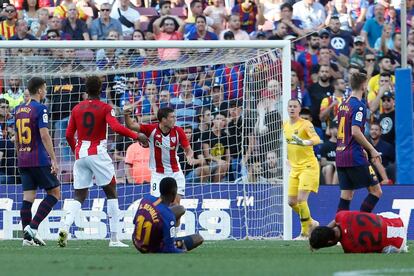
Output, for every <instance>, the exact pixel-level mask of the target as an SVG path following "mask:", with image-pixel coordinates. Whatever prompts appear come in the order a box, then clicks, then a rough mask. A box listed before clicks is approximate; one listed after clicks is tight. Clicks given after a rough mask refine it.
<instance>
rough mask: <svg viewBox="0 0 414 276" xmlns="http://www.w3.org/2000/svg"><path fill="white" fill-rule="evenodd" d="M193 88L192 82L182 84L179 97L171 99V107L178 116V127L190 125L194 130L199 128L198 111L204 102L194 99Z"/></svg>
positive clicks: (187, 81) (185, 81) (184, 81)
mask: <svg viewBox="0 0 414 276" xmlns="http://www.w3.org/2000/svg"><path fill="white" fill-rule="evenodd" d="M193 87H194V85H193V83H192V82H191V81H190V80H183V81H182V82H181V84H180V94H179V96H178V97H176V98H172V99H171V107H172V108H173V109H174V110H175V114H176V115H177V123H176V124H177V125H178V126H182V125H186V124H189V125H191V126H192V127H193V129H194V128H196V127H197V121H196V115H197V109H198V108H200V107H201V106H202V104H203V102H202V101H201V100H200V99H196V98H195V97H194V95H193Z"/></svg>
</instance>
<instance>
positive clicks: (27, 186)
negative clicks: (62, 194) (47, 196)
mask: <svg viewBox="0 0 414 276" xmlns="http://www.w3.org/2000/svg"><path fill="white" fill-rule="evenodd" d="M51 170H52V167H51V166H45V167H29V168H19V172H20V178H21V180H22V184H23V191H32V190H37V188H41V189H45V190H51V189H53V188H56V187H58V186H59V185H60V183H59V180H58V179H57V177H56V175H54V174H52V173H51Z"/></svg>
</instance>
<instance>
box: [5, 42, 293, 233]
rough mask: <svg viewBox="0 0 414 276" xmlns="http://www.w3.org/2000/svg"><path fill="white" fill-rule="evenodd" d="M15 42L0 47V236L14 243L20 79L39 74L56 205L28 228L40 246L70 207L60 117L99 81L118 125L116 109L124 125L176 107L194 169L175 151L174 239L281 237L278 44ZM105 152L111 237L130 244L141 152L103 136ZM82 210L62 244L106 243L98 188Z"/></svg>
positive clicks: (282, 54)
mask: <svg viewBox="0 0 414 276" xmlns="http://www.w3.org/2000/svg"><path fill="white" fill-rule="evenodd" d="M26 42H27V41H24V42H23V43H21V44H19V47H23V48H15V45H12V44H7V42H6V45H7V46H5V44H1V43H4V42H0V47H2V48H3V49H2V50H1V58H0V72H1V74H2V76H1V79H2V83H1V84H2V86H3V91H4V92H3V94H2V98H3V99H7V101H5V100H1V107H3V106H4V107H5V109H2V110H1V111H0V112H2V114H0V116H2V117H1V118H0V119H1V120H2V121H1V127H2V133H1V134H2V137H0V138H1V144H0V147H1V149H0V155H1V163H0V177H1V178H0V180H1V185H0V239H1V238H2V239H12V238H18V237H19V235H21V225H20V219H19V210H20V204H21V201H22V187H21V185H20V178H19V174H18V170H17V167H16V157H15V156H16V154H15V150H14V145H13V139H14V134H15V133H14V121H13V109H14V108H15V107H16V106H17V105H18V104H20V103H21V102H23V101H25V100H26V98H25V97H26V96H27V95H25V89H26V85H27V81H28V80H29V79H30V78H31V77H32V76H41V77H43V78H44V79H45V80H46V82H47V87H48V93H47V98H46V101H45V104H46V105H47V106H48V109H49V112H50V116H49V118H50V119H49V129H50V133H51V136H52V139H53V144H54V149H55V153H56V155H57V157H58V161H59V166H60V173H59V175H58V177H59V179H60V181H61V184H62V186H61V187H62V200H61V201H60V202H59V203H58V205H57V206H56V207H55V208H54V211H52V213H51V214H50V216H49V217H48V218H47V219H46V220H45V221H44V222H43V223H42V224H41V226H40V228H39V231H41V236H42V237H44V238H45V239H56V238H57V230H58V228H59V227H60V226H61V218H62V217H64V215H65V209H66V207H67V205H68V204H70V203H71V199H72V198H73V186H72V181H73V172H72V171H73V163H74V155H73V153H72V152H71V150H70V148H69V146H68V144H67V142H66V139H65V131H66V128H67V125H68V120H69V117H70V114H71V109H72V108H73V107H74V106H75V105H76V104H77V103H79V102H80V101H81V100H83V99H85V97H86V95H85V93H84V91H85V89H84V83H85V77H86V76H89V75H98V76H100V77H101V79H102V81H103V87H102V93H101V100H102V101H104V102H107V103H109V104H110V105H112V106H113V108H114V110H115V113H116V115H117V117H118V119H119V121H120V122H121V123H124V121H123V115H122V109H123V107H124V106H125V105H132V106H133V110H134V111H133V116H134V118H135V119H136V120H137V121H138V122H140V123H145V124H147V123H156V122H157V118H156V114H157V111H158V110H159V109H160V108H162V107H167V106H168V107H172V108H173V109H174V110H175V113H176V115H177V123H176V124H177V125H178V126H181V127H182V128H183V129H184V131H185V133H186V135H187V137H188V138H189V139H190V144H191V146H192V148H193V150H194V156H195V158H196V160H197V162H196V163H197V165H195V166H190V165H188V164H186V162H185V158H184V154H183V152H182V150H180V149H179V157H180V162H181V167H182V170H183V172H184V174H185V176H186V191H185V196H184V198H183V199H182V201H181V203H182V204H183V205H184V206H185V207H186V209H187V212H186V214H185V217H184V218H183V219H182V224H181V230H180V232H179V234H180V235H188V234H192V233H195V232H197V233H200V234H202V235H203V236H204V238H205V239H211V240H220V239H229V238H234V239H243V238H285V239H290V238H291V218H290V216H291V213H290V210H288V209H287V199H286V194H287V193H286V187H285V186H286V183H284V181H283V180H284V179H286V177H284V174H286V170H284V168H283V167H284V164H285V163H286V162H285V158H284V156H285V155H286V153H285V152H284V147H283V141H282V119H283V116H284V114H283V113H285V110H286V108H284V103H286V102H287V101H286V99H289V97H290V80H289V76H290V45H289V43H288V42H285V41H276V42H272V41H266V42H260V45H258V43H259V42H258V41H254V42H253V41H252V42H241V41H231V42H229V41H219V42H207V41H203V42H201V41H191V42H188V41H185V42H184V41H181V42H179V41H176V42H173V41H168V42H164V44H162V43H160V42H154V41H152V42H151V41H144V42H142V41H141V42H135V41H134V42H132V41H116V42H115V41H104V42H102V41H100V42H88V43H85V42H66V41H65V44H66V45H62V44H60V43H61V42H58V43H53V44H52V43H50V42H35V43H32V44H29V43H30V42H27V44H26ZM1 45H3V46H1ZM7 108H8V109H9V112H7V111H5V110H7ZM107 149H108V152H109V153H110V155H111V157H112V159H113V163H114V166H115V171H116V179H117V183H118V184H117V190H118V195H119V206H120V212H121V213H122V216H121V224H120V227H121V229H120V233H122V234H121V237H122V238H124V239H130V235H131V233H132V230H133V224H132V219H133V216H134V213H135V210H136V208H137V206H138V204H139V201H140V199H141V198H142V196H143V195H145V194H148V193H149V189H150V179H151V172H150V170H149V168H148V160H149V149H145V148H142V147H141V146H140V145H139V144H138V143H134V142H133V141H131V140H129V139H128V138H124V137H122V136H120V135H117V134H115V133H114V132H113V131H112V130H110V129H108V137H107ZM285 182H286V181H285ZM41 197H42V196H41V194H40V195H38V198H39V199H38V200H36V202H35V204H34V206H33V209H34V210H35V209H36V208H37V206H38V203H39V202H40V198H41ZM34 210H33V212H34ZM82 210H83V211H82V213H81V215H80V216H79V217H78V218H76V219H75V224H74V225H73V227H72V228H71V232H72V238H76V239H103V238H106V237H107V236H108V231H107V227H108V226H107V225H108V222H107V216H106V200H105V195H104V193H103V191H102V190H101V189H99V188H97V187H93V188H91V189H90V193H89V196H88V199H87V200H86V202H85V203H84V204H83V206H82Z"/></svg>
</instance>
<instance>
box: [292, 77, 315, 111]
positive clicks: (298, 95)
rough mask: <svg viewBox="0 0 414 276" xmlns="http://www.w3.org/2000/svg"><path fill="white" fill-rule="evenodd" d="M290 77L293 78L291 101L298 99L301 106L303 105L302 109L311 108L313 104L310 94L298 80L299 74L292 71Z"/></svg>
mask: <svg viewBox="0 0 414 276" xmlns="http://www.w3.org/2000/svg"><path fill="white" fill-rule="evenodd" d="M290 76H291V81H290V88H291V94H290V98H291V99H298V100H299V101H300V102H301V104H302V109H303V108H308V109H309V108H310V107H311V105H312V103H311V98H310V96H309V93H308V91H307V90H306V89H304V88H302V85H301V83H300V81H299V78H298V74H297V73H296V71H294V70H291V71H290Z"/></svg>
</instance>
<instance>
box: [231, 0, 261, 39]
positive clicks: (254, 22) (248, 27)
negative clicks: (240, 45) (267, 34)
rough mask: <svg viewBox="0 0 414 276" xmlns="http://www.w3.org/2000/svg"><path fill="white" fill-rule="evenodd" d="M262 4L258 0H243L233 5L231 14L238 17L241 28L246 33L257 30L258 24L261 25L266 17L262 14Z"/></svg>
mask: <svg viewBox="0 0 414 276" xmlns="http://www.w3.org/2000/svg"><path fill="white" fill-rule="evenodd" d="M263 10H264V6H263V4H262V3H260V1H258V0H256V1H255V2H253V1H251V0H244V1H243V2H241V3H240V4H236V5H234V7H233V8H232V10H231V13H232V14H237V15H239V17H240V22H241V29H242V30H244V31H246V32H247V33H248V34H250V33H252V32H254V31H256V30H257V26H258V25H263V24H264V23H265V21H266V19H265V18H264V16H263Z"/></svg>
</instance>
